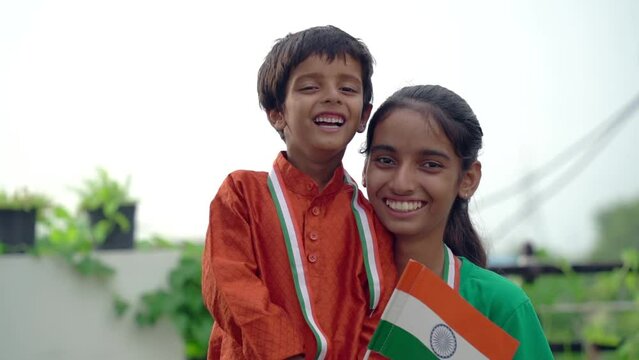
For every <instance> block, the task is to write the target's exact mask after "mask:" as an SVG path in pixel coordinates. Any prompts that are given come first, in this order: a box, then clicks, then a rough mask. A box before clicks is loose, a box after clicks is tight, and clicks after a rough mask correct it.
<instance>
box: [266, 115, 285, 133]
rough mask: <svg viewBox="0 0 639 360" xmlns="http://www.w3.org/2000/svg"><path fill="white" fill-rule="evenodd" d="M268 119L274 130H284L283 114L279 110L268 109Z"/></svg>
mask: <svg viewBox="0 0 639 360" xmlns="http://www.w3.org/2000/svg"><path fill="white" fill-rule="evenodd" d="M267 116H268V121H269V122H270V123H271V126H273V127H274V128H275V129H276V130H284V128H285V127H286V121H284V114H282V112H281V111H279V110H269V111H268V112H267Z"/></svg>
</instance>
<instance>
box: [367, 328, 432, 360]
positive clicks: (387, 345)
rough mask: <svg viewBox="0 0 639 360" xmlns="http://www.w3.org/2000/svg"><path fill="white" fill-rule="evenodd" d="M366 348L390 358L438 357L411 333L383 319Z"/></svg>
mask: <svg viewBox="0 0 639 360" xmlns="http://www.w3.org/2000/svg"><path fill="white" fill-rule="evenodd" d="M368 348H369V349H371V350H373V351H376V352H378V353H380V354H382V355H385V356H386V357H389V358H391V359H428V360H430V359H433V360H437V359H438V358H437V356H435V354H433V353H432V352H431V351H430V349H428V347H426V345H424V344H423V343H422V342H421V341H420V340H419V339H417V338H416V337H414V336H413V335H412V334H411V333H409V332H408V331H406V330H404V329H402V328H400V327H399V326H396V325H393V324H391V323H389V322H388V321H385V320H382V321H380V322H379V325H378V326H377V330H375V335H374V336H373V338H372V339H371V343H370V344H369V345H368Z"/></svg>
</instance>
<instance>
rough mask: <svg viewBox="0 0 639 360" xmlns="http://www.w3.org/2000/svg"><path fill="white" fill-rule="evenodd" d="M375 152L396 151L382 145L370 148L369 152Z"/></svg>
mask: <svg viewBox="0 0 639 360" xmlns="http://www.w3.org/2000/svg"><path fill="white" fill-rule="evenodd" d="M375 151H386V152H392V153H394V152H397V150H395V148H394V147H392V146H390V145H384V144H380V145H373V146H371V152H375Z"/></svg>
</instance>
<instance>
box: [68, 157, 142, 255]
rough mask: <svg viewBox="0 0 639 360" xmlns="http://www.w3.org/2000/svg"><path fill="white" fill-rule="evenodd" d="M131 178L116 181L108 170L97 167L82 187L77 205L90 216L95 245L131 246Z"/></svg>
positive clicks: (105, 247)
mask: <svg viewBox="0 0 639 360" xmlns="http://www.w3.org/2000/svg"><path fill="white" fill-rule="evenodd" d="M129 186H130V178H127V179H126V181H125V182H123V183H122V182H118V181H117V180H115V179H113V178H111V177H110V176H109V174H108V173H107V171H106V170H105V169H102V168H98V169H97V175H96V177H95V178H92V179H86V180H85V181H84V185H83V187H81V188H78V189H76V192H77V193H78V195H79V196H80V209H81V210H83V211H85V212H86V213H87V214H88V216H89V223H90V224H91V227H92V229H93V236H94V241H95V243H96V244H97V247H98V249H132V248H133V244H134V243H133V240H134V235H135V210H136V205H137V202H136V201H135V200H134V199H133V198H132V197H131V196H130V194H129Z"/></svg>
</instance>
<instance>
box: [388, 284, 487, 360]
mask: <svg viewBox="0 0 639 360" xmlns="http://www.w3.org/2000/svg"><path fill="white" fill-rule="evenodd" d="M391 305H392V306H391ZM386 310H387V311H386V312H385V313H384V314H383V315H382V319H384V320H386V321H388V322H390V323H393V324H394V325H396V326H399V327H400V328H402V329H404V330H405V331H407V332H409V333H410V334H411V335H413V336H414V337H416V338H417V339H419V341H421V342H422V343H423V344H424V345H426V347H428V348H429V349H430V350H431V351H433V353H435V354H436V351H434V350H433V348H432V346H431V342H430V339H431V334H430V331H431V330H432V329H433V328H434V327H435V326H437V325H439V324H445V323H444V321H443V320H442V319H441V318H440V317H439V316H437V314H435V313H434V312H433V311H432V310H431V309H430V308H429V307H428V306H426V305H425V304H424V303H422V302H421V301H419V300H417V299H416V298H414V297H412V296H411V295H410V294H408V293H405V292H403V291H401V290H399V289H396V290H395V291H394V292H393V295H392V297H391V300H390V301H389V304H388V306H387V307H386ZM449 328H450V327H449ZM424 329H428V331H424ZM450 329H451V330H452V331H453V333H454V334H455V339H456V349H455V352H454V354H453V355H452V356H450V357H447V359H488V358H487V357H485V356H484V355H483V354H482V353H481V352H479V351H478V350H477V349H476V348H474V347H473V346H472V345H471V344H470V343H469V342H467V341H466V340H465V339H464V338H463V337H461V335H459V334H458V333H457V332H456V331H455V329H453V328H450Z"/></svg>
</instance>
